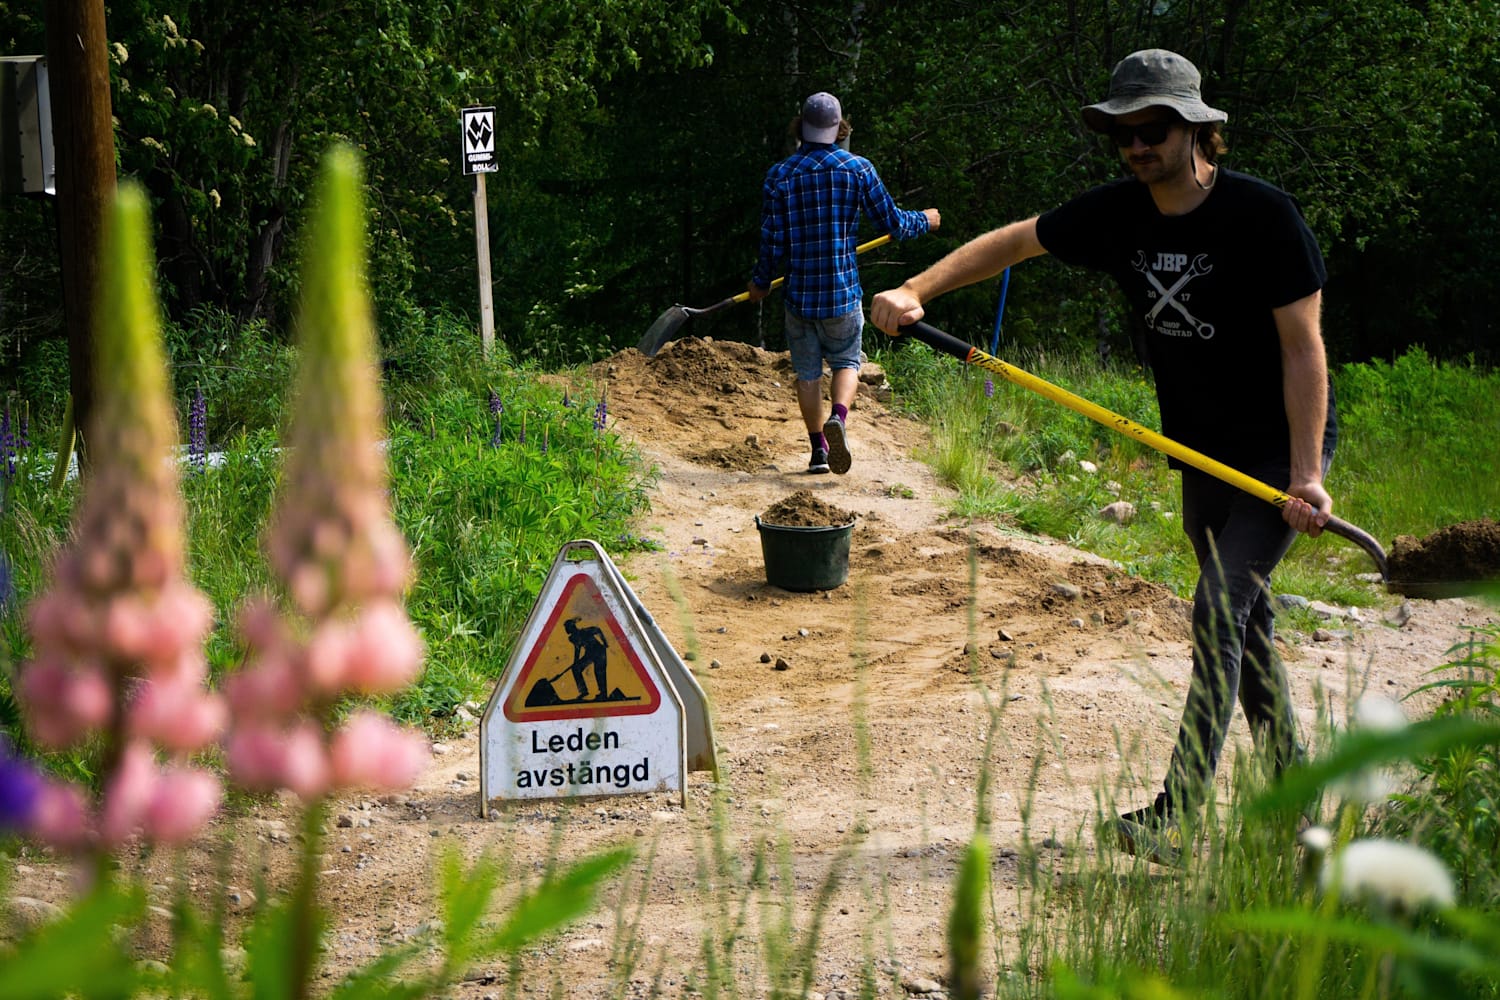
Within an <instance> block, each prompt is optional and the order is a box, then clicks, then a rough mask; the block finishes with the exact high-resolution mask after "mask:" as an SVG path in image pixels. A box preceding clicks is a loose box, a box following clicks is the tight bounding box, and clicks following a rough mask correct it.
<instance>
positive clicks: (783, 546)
mask: <svg viewBox="0 0 1500 1000" xmlns="http://www.w3.org/2000/svg"><path fill="white" fill-rule="evenodd" d="M755 528H756V530H757V531H759V532H760V554H761V557H762V558H764V559H765V562H766V582H767V583H769V584H771V585H772V586H774V587H780V588H781V589H782V590H832V589H833V588H835V587H840V586H843V583H844V581H845V580H847V579H849V536H850V535H851V534H852V533H853V532H854V522H853V521H850V522H849V523H848V524H842V525H830V526H827V527H817V528H803V527H796V526H793V525H784V524H765V523H763V522H762V521H761V519H760V518H759V517H758V516H757V517H756V519H755Z"/></svg>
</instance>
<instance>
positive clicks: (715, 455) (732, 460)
mask: <svg viewBox="0 0 1500 1000" xmlns="http://www.w3.org/2000/svg"><path fill="white" fill-rule="evenodd" d="M688 458H689V459H690V460H691V461H694V462H697V463H698V464H699V465H710V466H713V467H714V468H716V469H729V470H730V471H733V472H755V471H757V470H758V469H762V468H765V466H766V465H768V464H770V462H771V461H772V459H773V456H772V455H771V453H770V452H769V451H767V450H766V449H765V448H764V447H763V446H762V445H761V443H760V440H759V439H758V438H756V437H755V436H754V435H752V436H751V437H749V438H747V439H746V440H745V441H742V442H741V443H739V444H731V445H726V446H725V447H723V448H709V449H708V450H706V451H700V452H695V453H693V454H690V455H689V456H688Z"/></svg>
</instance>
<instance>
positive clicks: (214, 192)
mask: <svg viewBox="0 0 1500 1000" xmlns="http://www.w3.org/2000/svg"><path fill="white" fill-rule="evenodd" d="M208 200H209V201H211V202H213V203H214V208H218V207H219V206H220V205H222V204H224V199H223V198H221V197H219V189H218V188H210V189H209V192H208Z"/></svg>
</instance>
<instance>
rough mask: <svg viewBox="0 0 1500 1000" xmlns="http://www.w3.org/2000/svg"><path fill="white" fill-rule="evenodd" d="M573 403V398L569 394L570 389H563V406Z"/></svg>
mask: <svg viewBox="0 0 1500 1000" xmlns="http://www.w3.org/2000/svg"><path fill="white" fill-rule="evenodd" d="M572 405H573V400H572V398H571V397H570V396H569V395H568V390H566V389H564V390H563V406H572Z"/></svg>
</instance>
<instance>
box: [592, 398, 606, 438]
mask: <svg viewBox="0 0 1500 1000" xmlns="http://www.w3.org/2000/svg"><path fill="white" fill-rule="evenodd" d="M608 419H609V405H608V404H607V403H606V402H605V400H604V397H603V396H600V397H599V404H598V405H597V406H595V407H594V430H596V431H602V430H604V423H605V421H607V420H608Z"/></svg>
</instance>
